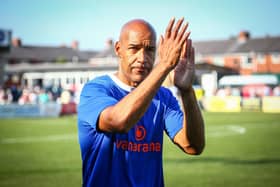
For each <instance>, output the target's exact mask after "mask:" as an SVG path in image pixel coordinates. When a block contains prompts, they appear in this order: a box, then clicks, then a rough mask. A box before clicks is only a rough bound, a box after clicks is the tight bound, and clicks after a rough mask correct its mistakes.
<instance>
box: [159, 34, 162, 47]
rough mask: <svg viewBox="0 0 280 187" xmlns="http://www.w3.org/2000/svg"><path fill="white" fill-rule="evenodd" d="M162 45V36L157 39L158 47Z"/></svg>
mask: <svg viewBox="0 0 280 187" xmlns="http://www.w3.org/2000/svg"><path fill="white" fill-rule="evenodd" d="M162 44H163V36H162V35H160V38H159V46H161V45H162Z"/></svg>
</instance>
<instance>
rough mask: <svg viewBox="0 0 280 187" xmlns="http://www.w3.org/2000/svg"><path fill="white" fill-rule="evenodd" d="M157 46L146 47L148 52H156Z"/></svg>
mask: <svg viewBox="0 0 280 187" xmlns="http://www.w3.org/2000/svg"><path fill="white" fill-rule="evenodd" d="M155 49H156V48H155V47H147V48H146V50H147V51H148V52H155Z"/></svg>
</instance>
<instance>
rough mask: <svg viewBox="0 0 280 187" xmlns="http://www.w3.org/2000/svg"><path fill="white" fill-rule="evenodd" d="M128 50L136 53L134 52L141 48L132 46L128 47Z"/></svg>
mask: <svg viewBox="0 0 280 187" xmlns="http://www.w3.org/2000/svg"><path fill="white" fill-rule="evenodd" d="M128 50H129V51H131V52H133V53H134V52H137V51H138V50H139V47H137V46H131V47H128Z"/></svg>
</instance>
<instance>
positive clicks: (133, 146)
mask: <svg viewBox="0 0 280 187" xmlns="http://www.w3.org/2000/svg"><path fill="white" fill-rule="evenodd" d="M146 133H147V132H146V129H145V128H144V126H142V125H137V126H136V128H135V139H136V141H141V140H144V139H145V137H146ZM115 144H116V147H117V149H122V150H124V151H132V152H160V151H161V143H160V142H147V143H137V142H132V141H127V140H117V141H116V142H115Z"/></svg>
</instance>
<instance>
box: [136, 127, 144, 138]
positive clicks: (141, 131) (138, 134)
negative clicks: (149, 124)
mask: <svg viewBox="0 0 280 187" xmlns="http://www.w3.org/2000/svg"><path fill="white" fill-rule="evenodd" d="M145 137H146V129H145V128H144V127H143V126H142V125H138V126H136V128H135V139H136V140H137V141H141V140H143V139H144V138H145Z"/></svg>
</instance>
